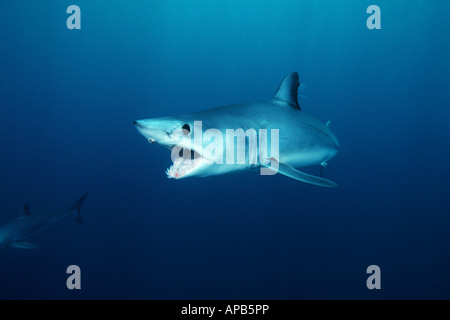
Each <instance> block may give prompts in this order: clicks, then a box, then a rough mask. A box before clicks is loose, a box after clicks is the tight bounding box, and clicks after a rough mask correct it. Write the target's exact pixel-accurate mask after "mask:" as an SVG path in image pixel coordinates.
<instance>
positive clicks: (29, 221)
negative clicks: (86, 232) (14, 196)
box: [0, 193, 87, 249]
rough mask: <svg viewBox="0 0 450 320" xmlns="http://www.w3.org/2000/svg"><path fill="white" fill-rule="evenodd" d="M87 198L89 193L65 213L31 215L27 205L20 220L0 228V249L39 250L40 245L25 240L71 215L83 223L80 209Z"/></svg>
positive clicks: (21, 212)
mask: <svg viewBox="0 0 450 320" xmlns="http://www.w3.org/2000/svg"><path fill="white" fill-rule="evenodd" d="M86 196H87V193H86V194H84V195H83V196H82V197H81V198H80V199H79V200H78V201H77V202H76V203H75V204H74V205H73V206H72V208H71V209H70V210H69V211H65V212H52V213H40V214H31V212H30V209H29V208H28V205H25V206H24V207H23V209H22V210H21V211H20V215H19V217H18V218H16V219H15V220H13V221H11V222H10V223H8V224H6V225H5V226H3V227H2V228H0V249H3V248H6V247H7V246H11V247H15V248H20V249H37V248H39V246H38V245H36V244H33V243H29V242H26V241H25V240H26V239H27V238H29V237H31V236H32V235H34V234H35V233H37V232H39V231H41V230H43V229H45V228H47V227H49V226H51V225H52V224H54V223H55V222H58V221H59V220H61V219H63V218H65V217H67V216H69V215H71V216H73V218H74V219H75V220H76V221H77V222H79V223H81V222H82V220H81V214H80V209H81V205H82V204H83V202H84V200H85V199H86Z"/></svg>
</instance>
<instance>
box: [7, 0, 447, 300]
mask: <svg viewBox="0 0 450 320" xmlns="http://www.w3.org/2000/svg"><path fill="white" fill-rule="evenodd" d="M71 4H76V5H78V6H79V7H80V8H81V26H82V29H81V30H68V29H67V27H66V19H67V17H68V16H69V15H68V14H66V9H67V7H68V6H69V5H71ZM371 4H376V5H378V6H380V8H381V26H382V28H381V30H369V29H368V28H367V27H366V20H367V18H368V17H369V15H368V14H367V13H366V9H367V7H368V6H369V5H371ZM0 12H1V16H2V19H0V39H1V40H2V41H1V45H0V58H1V59H0V84H1V85H0V98H1V102H0V104H1V117H0V146H1V158H0V164H1V166H0V172H1V180H0V199H1V201H0V223H2V224H3V223H6V222H7V221H9V220H11V219H13V218H15V217H16V216H17V214H18V212H19V210H20V208H21V207H22V205H23V204H24V203H29V204H30V208H31V211H32V212H39V211H45V210H59V209H68V208H70V206H71V205H72V204H73V203H74V202H75V201H76V200H77V199H78V198H79V197H80V196H81V195H82V194H83V193H84V192H89V196H88V198H87V200H86V203H85V205H84V207H83V209H82V215H83V219H84V223H83V224H82V225H79V224H77V223H76V222H74V221H73V220H71V219H66V220H64V221H61V222H60V223H58V224H57V225H54V226H53V227H52V228H51V229H48V230H45V231H44V232H42V233H39V234H37V235H35V236H34V237H33V238H31V239H30V242H33V243H37V244H39V245H40V246H41V247H40V249H37V250H31V251H25V250H19V249H15V248H7V249H5V250H3V251H2V252H0V299H17V298H19V299H24V298H31V299H79V298H85V299H122V298H138V299H349V298H352V299H419V298H426V299H428V298H438V299H449V298H450V273H449V272H448V270H449V268H450V250H449V246H450V232H449V226H450V200H449V196H448V192H449V190H450V179H449V178H450V167H449V166H448V159H449V157H450V145H449V141H450V130H449V123H450V111H449V105H450V98H449V90H448V83H449V82H448V79H449V71H450V62H449V61H450V60H449V56H450V54H449V48H450V45H449V43H450V41H449V35H450V33H449V28H448V19H447V18H448V16H449V14H450V5H449V3H448V1H446V0H442V1H439V0H434V1H425V0H421V1H419V0H416V1H408V2H407V3H406V2H404V1H403V2H402V1H387V0H373V1H372V0H371V1H366V0H359V1H356V0H351V1H350V0H346V1H332V0H330V1H316V0H292V1H291V0H283V1H268V0H245V1H241V0H239V1H238V0H229V1H210V0H201V1H200V0H195V1H194V0H189V1H188V0H177V1H167V0H151V1H135V0H133V1H111V0H109V1H104V0H96V1H87V0H73V1H61V0H58V1H3V2H1V4H0ZM292 71H298V72H299V74H300V80H301V82H302V83H304V84H306V88H305V90H304V91H302V92H301V94H302V95H303V96H304V97H301V98H300V104H301V106H302V108H303V109H304V110H305V111H307V112H309V113H311V114H313V115H314V116H315V117H317V118H318V119H320V120H322V121H323V122H326V121H328V120H331V128H332V130H333V132H334V133H335V134H336V136H337V137H338V138H339V140H340V142H341V145H342V149H341V151H340V153H339V154H338V155H337V157H336V158H335V159H333V160H331V161H330V162H329V164H330V166H331V170H327V171H326V172H325V177H326V178H328V179H331V180H333V181H335V182H337V183H338V184H339V188H335V189H326V188H319V187H315V186H311V185H307V184H303V183H300V182H297V181H294V180H291V179H288V178H286V177H283V176H281V175H276V176H271V177H262V176H260V175H259V174H257V173H256V172H251V173H242V174H234V175H224V176H217V177H210V178H191V179H185V180H179V181H175V180H169V179H167V178H166V175H165V173H164V172H165V169H166V168H167V167H168V166H169V165H170V156H169V152H168V151H167V150H166V149H164V148H161V147H159V146H153V145H149V144H148V143H147V142H146V141H145V139H144V138H143V137H142V136H141V135H139V134H138V133H137V131H136V130H135V128H134V127H133V120H136V119H142V118H150V117H156V116H165V115H172V114H177V113H188V112H194V111H199V110H203V109H207V108H211V107H215V106H221V105H227V104H232V103H240V102H248V101H258V100H267V99H270V98H271V97H272V96H273V94H274V93H275V90H276V88H277V86H278V84H279V83H280V81H281V80H282V79H283V77H284V76H286V75H287V74H288V73H289V72H292ZM311 170H312V171H310V172H315V174H318V173H319V168H312V169H311ZM72 264H76V265H78V266H80V268H81V270H82V290H80V291H70V290H68V289H67V288H66V278H67V277H68V275H67V274H66V268H67V266H69V265H72ZM369 265H378V266H379V267H380V268H381V286H382V288H381V290H372V291H371V290H368V289H367V287H366V279H367V277H368V275H367V274H366V268H367V267H368V266H369Z"/></svg>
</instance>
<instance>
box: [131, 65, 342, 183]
mask: <svg viewBox="0 0 450 320" xmlns="http://www.w3.org/2000/svg"><path fill="white" fill-rule="evenodd" d="M299 85H300V81H299V75H298V73H297V72H292V73H290V74H289V75H287V77H285V79H284V80H283V81H282V82H281V84H280V85H279V87H278V89H277V91H276V93H275V95H274V96H273V98H272V99H270V100H266V101H262V102H251V103H241V104H234V105H229V106H223V107H216V108H212V109H208V110H203V111H198V112H194V113H190V114H182V115H177V116H166V117H156V118H149V119H142V120H137V121H134V125H135V127H136V128H137V130H138V132H139V133H141V134H142V135H143V136H144V137H145V138H146V139H147V140H148V141H149V142H150V143H152V144H157V145H161V146H164V147H166V148H168V149H169V150H172V155H173V154H174V152H175V153H177V152H178V151H179V149H180V148H182V149H183V157H181V153H180V157H178V158H175V160H174V157H173V156H172V160H173V164H172V166H171V167H170V168H168V169H167V171H166V173H167V176H168V177H169V178H173V179H181V178H188V177H193V176H198V177H206V176H214V175H219V174H228V173H232V172H238V171H244V170H252V169H255V168H266V169H272V171H274V173H279V174H282V175H284V176H287V177H289V178H292V179H295V180H297V181H301V182H304V183H308V184H312V185H316V186H321V187H336V186H337V184H336V183H335V182H333V181H331V180H328V179H325V178H323V177H322V172H323V168H327V167H328V164H327V162H328V161H329V160H330V159H332V158H333V157H334V156H335V155H336V154H337V153H338V151H339V149H340V144H339V141H338V139H337V138H336V136H335V135H334V134H333V132H332V131H331V130H330V127H329V123H330V122H327V123H325V124H324V123H322V122H321V121H319V120H318V119H316V118H314V117H313V116H312V115H310V114H309V113H307V112H305V111H303V110H302V108H301V107H300V105H299V103H298V88H299ZM197 123H201V126H199V125H198V124H197ZM212 128H214V129H215V130H216V131H218V132H219V133H222V134H223V135H224V136H226V134H227V130H230V129H234V130H237V129H242V131H245V143H244V144H241V145H243V147H242V146H241V147H240V148H241V149H242V148H244V149H245V148H246V147H248V149H255V148H249V145H250V144H251V143H250V142H249V141H248V140H249V136H250V135H247V132H248V131H247V130H250V129H252V128H253V129H265V130H270V131H271V132H272V131H273V130H277V133H278V137H277V138H278V140H277V151H278V154H276V155H273V152H270V153H271V154H270V155H269V147H267V146H266V148H262V147H261V146H260V145H258V146H257V148H256V149H255V150H256V151H251V150H250V151H247V152H246V153H245V161H244V162H243V163H234V164H228V163H227V164H224V163H218V162H217V161H214V159H210V155H207V154H205V152H204V150H205V149H206V148H207V147H208V144H211V142H212V141H213V139H207V138H204V137H203V139H201V140H200V143H199V142H195V141H194V142H193V140H195V139H194V137H195V136H196V133H197V134H200V135H203V134H205V133H206V131H208V130H210V129H212ZM180 130H182V132H183V134H181V135H180V134H176V135H175V132H180ZM260 138H261V134H260ZM233 139H234V138H233ZM196 141H198V140H196ZM259 141H261V140H259ZM273 141H274V139H273V138H270V137H269V138H266V142H267V143H268V144H270V145H271V146H272V144H271V143H272V142H273ZM221 145H222V147H223V149H224V150H220V152H221V154H222V153H225V152H226V150H225V149H226V147H229V144H228V141H226V142H225V143H222V144H221ZM219 146H220V144H219ZM237 148H239V147H234V151H237V152H239V151H242V150H237ZM263 149H264V150H263ZM270 149H271V151H274V150H275V149H274V148H273V147H271V148H270ZM264 151H265V152H266V153H265V154H267V156H266V158H265V159H263V158H259V159H258V160H257V161H250V160H252V159H254V158H255V154H252V153H258V154H261V152H263V153H264ZM186 154H187V155H190V156H187V157H186V156H185V155H186ZM208 157H209V158H208ZM263 160H264V161H263ZM314 165H319V166H321V174H320V176H315V175H312V174H308V173H305V172H303V171H300V170H299V168H302V167H309V166H314Z"/></svg>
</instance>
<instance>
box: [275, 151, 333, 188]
mask: <svg viewBox="0 0 450 320" xmlns="http://www.w3.org/2000/svg"><path fill="white" fill-rule="evenodd" d="M271 159H272V160H275V159H273V158H271ZM275 161H276V160H275ZM272 167H273V165H272ZM272 167H270V168H272ZM275 167H276V166H275ZM272 170H273V169H272ZM278 172H279V173H281V174H282V175H285V176H287V177H289V178H292V179H295V180H298V181H301V182H305V183H309V184H314V185H316V186H320V187H328V188H332V187H337V186H338V185H337V184H336V183H334V182H333V181H330V180H327V179H324V178H320V177H316V176H313V175H310V174H307V173H304V172H301V171H299V170H297V169H295V168H293V167H291V166H290V165H288V164H286V163H280V162H278Z"/></svg>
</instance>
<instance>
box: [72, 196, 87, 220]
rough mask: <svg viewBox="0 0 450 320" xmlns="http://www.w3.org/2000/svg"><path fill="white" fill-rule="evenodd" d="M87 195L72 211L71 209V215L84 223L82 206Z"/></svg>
mask: <svg viewBox="0 0 450 320" xmlns="http://www.w3.org/2000/svg"><path fill="white" fill-rule="evenodd" d="M87 195H88V194H87V193H85V194H84V195H83V196H82V197H81V198H80V199H79V200H78V201H77V202H75V204H74V205H73V207H72V209H70V213H71V214H72V216H73V218H74V219H75V221H77V222H79V223H82V222H83V219H82V218H81V212H80V210H81V206H82V205H83V202H84V200H85V199H86V197H87Z"/></svg>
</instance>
